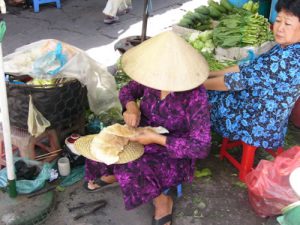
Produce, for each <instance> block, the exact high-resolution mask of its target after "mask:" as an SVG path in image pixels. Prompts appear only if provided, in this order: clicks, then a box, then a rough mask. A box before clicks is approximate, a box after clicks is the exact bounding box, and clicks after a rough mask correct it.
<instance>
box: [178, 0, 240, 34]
mask: <svg viewBox="0 0 300 225" xmlns="http://www.w3.org/2000/svg"><path fill="white" fill-rule="evenodd" d="M234 8H235V7H234V6H233V5H231V4H230V3H229V2H228V0H221V2H220V4H219V3H217V2H215V1H214V0H208V6H204V5H203V6H200V7H198V8H196V9H195V10H194V12H188V13H187V14H185V15H184V16H183V18H182V19H181V20H180V22H179V24H178V25H179V26H182V27H186V28H191V29H195V30H200V31H204V30H209V29H211V28H212V20H218V19H220V18H221V17H222V16H223V15H227V14H230V13H231V12H232V11H233V10H234Z"/></svg>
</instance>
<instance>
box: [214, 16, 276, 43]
mask: <svg viewBox="0 0 300 225" xmlns="http://www.w3.org/2000/svg"><path fill="white" fill-rule="evenodd" d="M269 26H270V24H269V22H268V21H267V19H266V18H264V17H263V16H261V15H258V14H249V15H240V14H233V15H228V16H225V17H223V18H222V19H221V20H220V23H219V24H218V25H217V27H216V28H215V29H214V30H213V40H214V44H215V45H217V46H220V47H223V48H230V47H244V46H260V45H261V44H262V43H264V42H266V41H270V40H273V34H272V32H271V30H270V27H269Z"/></svg>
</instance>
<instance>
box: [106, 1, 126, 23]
mask: <svg viewBox="0 0 300 225" xmlns="http://www.w3.org/2000/svg"><path fill="white" fill-rule="evenodd" d="M130 9H132V5H131V0H108V1H107V3H106V6H105V8H104V10H103V14H104V16H105V18H104V23H106V24H112V23H115V22H117V21H119V17H118V16H117V14H118V15H124V14H126V13H128V12H129V10H130Z"/></svg>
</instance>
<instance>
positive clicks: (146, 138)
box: [129, 129, 167, 146]
mask: <svg viewBox="0 0 300 225" xmlns="http://www.w3.org/2000/svg"><path fill="white" fill-rule="evenodd" d="M129 140H130V141H136V142H138V143H140V144H143V145H149V144H159V145H162V146H166V140H167V138H166V137H165V136H164V135H161V134H158V133H156V132H154V131H152V130H150V129H144V130H143V131H141V132H139V133H138V134H137V135H136V136H134V137H131V138H130V139H129Z"/></svg>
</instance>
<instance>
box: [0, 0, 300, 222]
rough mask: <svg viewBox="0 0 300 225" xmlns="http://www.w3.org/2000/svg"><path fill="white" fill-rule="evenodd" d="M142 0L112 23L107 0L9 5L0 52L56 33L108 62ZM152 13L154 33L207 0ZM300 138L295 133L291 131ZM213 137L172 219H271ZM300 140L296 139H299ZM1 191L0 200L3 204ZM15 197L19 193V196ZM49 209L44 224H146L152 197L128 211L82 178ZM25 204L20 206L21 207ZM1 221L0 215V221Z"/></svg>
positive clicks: (134, 23)
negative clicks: (79, 211)
mask: <svg viewBox="0 0 300 225" xmlns="http://www.w3.org/2000/svg"><path fill="white" fill-rule="evenodd" d="M143 2H144V1H142V0H133V10H132V11H130V13H129V14H127V15H124V16H121V17H120V22H119V23H116V24H113V25H105V24H104V23H103V15H102V12H101V11H102V9H103V8H104V6H105V3H106V1H99V0H98V1H96V0H72V1H71V0H62V9H56V8H55V7H54V6H51V5H50V6H49V5H43V6H41V8H40V12H39V13H34V12H33V10H32V9H26V10H24V9H21V8H15V7H8V11H9V12H10V13H9V14H7V15H5V21H6V23H7V33H6V36H5V39H4V41H3V45H2V47H3V53H4V55H7V54H9V53H11V52H13V51H14V50H15V49H16V48H18V47H21V46H23V45H25V44H29V43H32V42H34V41H38V40H41V39H49V38H53V39H58V40H61V41H64V42H66V43H69V44H72V45H74V46H76V47H78V48H81V49H83V50H85V51H87V53H88V54H89V55H90V56H91V57H93V58H94V59H96V60H97V61H98V62H100V63H102V64H103V65H104V66H107V67H110V66H112V65H114V64H115V63H116V61H117V59H118V58H119V53H118V52H115V51H114V49H113V46H114V44H115V43H116V42H117V41H118V40H119V39H121V38H124V37H127V36H132V35H140V34H141V29H142V22H141V20H142V8H143ZM152 2H153V16H152V17H150V18H149V21H148V32H147V34H148V35H149V36H153V35H155V34H157V33H159V32H161V31H163V30H166V29H170V26H171V25H173V24H175V23H177V22H178V21H179V20H180V18H181V17H182V15H183V14H185V13H186V11H188V10H191V9H193V8H195V7H198V6H199V5H201V4H206V2H207V1H206V0H193V1H188V0H164V1H162V0H153V1H152ZM293 138H294V140H300V137H299V133H296V134H295V136H293ZM218 144H219V143H218V142H216V140H215V143H214V147H213V150H212V152H211V154H210V156H209V158H208V159H206V160H201V161H199V162H198V165H197V167H198V169H202V168H209V169H210V170H211V171H212V176H210V177H204V178H201V179H195V180H194V182H193V183H192V184H190V185H184V186H183V197H182V198H178V199H176V200H175V208H174V218H173V219H174V222H173V224H172V225H191V224H195V225H196V224H197V225H276V224H277V223H276V220H275V218H266V219H264V218H260V217H258V216H257V215H256V214H255V213H254V212H253V211H252V209H251V206H250V204H249V202H248V196H247V190H246V189H245V188H243V187H240V186H239V185H237V184H239V183H237V182H238V179H237V171H236V169H235V168H233V167H232V166H231V165H230V164H229V163H228V162H227V161H226V160H224V161H220V160H219V158H218V155H217V154H218V149H219V147H218ZM298 144H299V141H298ZM2 195H3V193H0V199H2V201H0V203H1V204H5V202H4V199H3V198H2V197H3V196H2ZM18 198H19V196H18ZM98 199H106V200H107V201H108V205H107V206H106V207H105V208H103V209H100V210H99V212H97V213H95V214H92V215H89V216H86V217H84V218H81V219H79V220H76V221H75V220H74V219H73V217H74V216H75V215H76V212H69V211H68V208H69V207H73V206H75V205H77V204H79V203H80V202H88V201H95V200H98ZM53 206H54V207H53V210H52V212H51V213H50V215H49V216H48V218H47V220H46V221H45V222H43V223H42V224H44V225H150V224H151V218H152V214H153V206H152V204H151V203H149V204H146V205H143V206H141V207H138V208H136V209H134V210H131V211H126V210H124V204H123V199H122V195H121V190H120V188H119V187H115V188H112V189H107V190H105V191H103V192H98V193H86V192H84V190H83V188H82V182H78V183H77V184H75V185H73V186H71V187H68V188H66V190H65V191H64V192H55V199H54V205H53ZM24 210H25V209H24ZM2 224H5V223H4V222H3V220H1V219H0V225H2Z"/></svg>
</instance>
